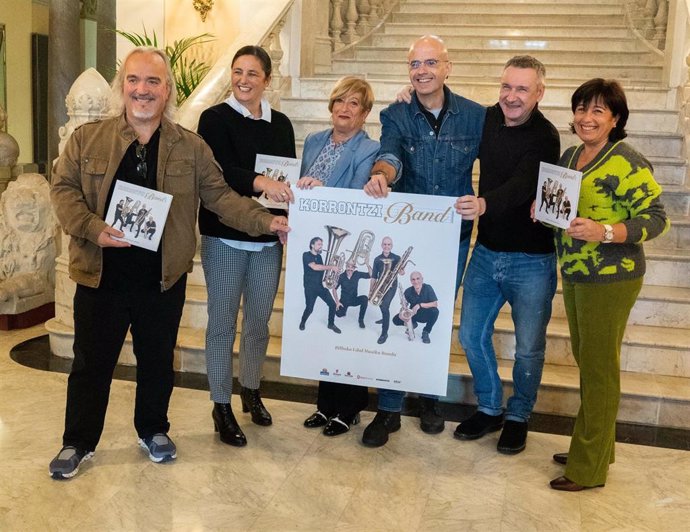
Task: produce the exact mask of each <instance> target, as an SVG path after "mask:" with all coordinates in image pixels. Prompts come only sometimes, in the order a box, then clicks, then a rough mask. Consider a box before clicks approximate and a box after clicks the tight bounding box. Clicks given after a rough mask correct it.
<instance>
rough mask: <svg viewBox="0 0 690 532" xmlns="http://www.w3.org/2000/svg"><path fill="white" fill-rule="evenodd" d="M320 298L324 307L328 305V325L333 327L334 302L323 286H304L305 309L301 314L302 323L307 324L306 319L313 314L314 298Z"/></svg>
mask: <svg viewBox="0 0 690 532" xmlns="http://www.w3.org/2000/svg"><path fill="white" fill-rule="evenodd" d="M319 297H320V298H321V299H322V300H323V302H324V303H326V305H328V325H333V323H334V321H335V301H333V296H331V293H330V292H329V291H328V290H326V289H325V288H324V287H323V286H321V285H319V286H305V287H304V299H305V300H306V307H305V308H304V312H303V313H302V323H307V319H309V316H311V313H312V312H314V303H316V298H319Z"/></svg>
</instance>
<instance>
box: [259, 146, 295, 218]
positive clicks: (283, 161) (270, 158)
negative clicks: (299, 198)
mask: <svg viewBox="0 0 690 532" xmlns="http://www.w3.org/2000/svg"><path fill="white" fill-rule="evenodd" d="M301 165H302V159H293V158H292V157H279V156H277V155H264V154H263V153H257V154H256V164H255V165H254V171H255V172H256V173H257V174H263V175H265V176H266V177H270V178H271V179H273V180H274V181H281V182H282V181H284V182H287V183H289V184H290V185H294V184H295V183H297V180H298V179H299V178H300V175H299V170H300V166H301ZM256 201H258V202H259V203H261V205H263V206H264V207H268V208H269V209H285V210H287V209H288V203H287V202H285V201H280V202H277V201H273V200H271V199H270V198H269V197H268V196H266V194H262V195H261V196H259V197H258V198H256Z"/></svg>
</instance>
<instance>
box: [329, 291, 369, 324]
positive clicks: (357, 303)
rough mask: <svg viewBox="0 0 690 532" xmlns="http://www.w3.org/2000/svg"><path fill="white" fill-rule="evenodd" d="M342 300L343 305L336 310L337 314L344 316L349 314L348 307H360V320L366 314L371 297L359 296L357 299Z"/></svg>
mask: <svg viewBox="0 0 690 532" xmlns="http://www.w3.org/2000/svg"><path fill="white" fill-rule="evenodd" d="M340 302H341V303H342V304H343V306H342V307H340V308H339V309H338V310H336V311H335V315H336V316H338V317H339V318H342V317H344V316H345V315H346V314H347V309H348V308H350V307H359V321H362V320H363V319H364V314H365V313H366V312H367V306H368V305H369V298H368V297H367V296H357V297H356V298H355V299H347V300H345V299H341V300H340Z"/></svg>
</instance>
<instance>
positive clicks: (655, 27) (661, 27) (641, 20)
mask: <svg viewBox="0 0 690 532" xmlns="http://www.w3.org/2000/svg"><path fill="white" fill-rule="evenodd" d="M626 9H627V18H628V20H629V23H630V24H631V25H632V27H633V28H634V29H635V30H636V31H637V32H638V33H639V34H640V36H641V37H642V38H644V39H645V40H647V41H648V42H649V43H650V44H651V45H652V46H654V47H655V48H657V49H659V50H664V48H665V46H666V25H667V23H668V12H669V0H628V2H627V5H626Z"/></svg>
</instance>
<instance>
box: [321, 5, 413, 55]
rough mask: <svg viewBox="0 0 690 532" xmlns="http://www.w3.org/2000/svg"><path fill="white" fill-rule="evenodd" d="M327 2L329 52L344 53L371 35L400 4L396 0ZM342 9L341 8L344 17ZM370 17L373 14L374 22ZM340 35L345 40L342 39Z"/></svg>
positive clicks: (334, 53)
mask: <svg viewBox="0 0 690 532" xmlns="http://www.w3.org/2000/svg"><path fill="white" fill-rule="evenodd" d="M330 2H331V17H330V20H329V35H330V36H331V42H332V47H333V55H343V54H346V53H347V52H348V51H350V50H352V49H353V48H354V47H355V46H357V45H358V44H359V43H361V42H362V41H364V40H365V39H368V38H369V37H371V35H372V34H373V33H374V32H376V31H377V30H378V29H379V28H381V27H382V26H383V25H384V24H385V23H386V22H387V21H388V19H389V18H390V16H391V14H392V13H393V11H394V10H395V9H396V8H397V7H398V6H399V5H400V0H330ZM343 8H344V9H343ZM343 11H344V12H345V19H344V20H343ZM372 17H375V19H374V21H375V23H374V24H370V23H369V21H370V20H371V18H372ZM343 37H344V38H345V39H346V40H347V42H344V41H343Z"/></svg>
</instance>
